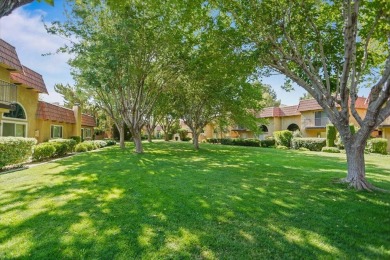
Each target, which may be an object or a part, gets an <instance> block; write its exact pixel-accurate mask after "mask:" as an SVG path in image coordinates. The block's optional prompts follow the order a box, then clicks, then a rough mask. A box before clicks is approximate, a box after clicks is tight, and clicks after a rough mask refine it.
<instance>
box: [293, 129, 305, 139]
mask: <svg viewBox="0 0 390 260" xmlns="http://www.w3.org/2000/svg"><path fill="white" fill-rule="evenodd" d="M292 134H293V138H294V137H303V136H302V133H301V131H300V130H295V131H294V132H293V133H292Z"/></svg>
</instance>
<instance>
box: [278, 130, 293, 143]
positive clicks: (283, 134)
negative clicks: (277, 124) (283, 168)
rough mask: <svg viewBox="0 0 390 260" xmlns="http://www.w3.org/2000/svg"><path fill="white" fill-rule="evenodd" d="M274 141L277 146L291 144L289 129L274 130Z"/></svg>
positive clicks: (291, 136)
mask: <svg viewBox="0 0 390 260" xmlns="http://www.w3.org/2000/svg"><path fill="white" fill-rule="evenodd" d="M274 138H275V143H276V145H277V146H280V145H281V146H286V147H290V146H291V139H292V138H293V134H292V132H291V131H288V130H283V131H275V132H274Z"/></svg>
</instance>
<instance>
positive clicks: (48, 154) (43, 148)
mask: <svg viewBox="0 0 390 260" xmlns="http://www.w3.org/2000/svg"><path fill="white" fill-rule="evenodd" d="M55 154H56V148H55V145H54V144H53V143H41V144H38V145H36V146H35V147H34V152H33V154H32V158H33V160H34V161H41V160H45V159H49V158H52V157H54V155H55Z"/></svg>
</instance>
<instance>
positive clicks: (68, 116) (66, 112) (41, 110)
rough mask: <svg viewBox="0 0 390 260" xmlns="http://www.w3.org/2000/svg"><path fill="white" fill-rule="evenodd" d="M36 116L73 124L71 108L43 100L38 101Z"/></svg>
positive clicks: (74, 120)
mask: <svg viewBox="0 0 390 260" xmlns="http://www.w3.org/2000/svg"><path fill="white" fill-rule="evenodd" d="M37 118H38V119H43V120H52V121H57V122H64V123H71V124H75V123H76V119H75V117H74V113H73V110H71V109H69V108H65V107H61V106H57V105H53V104H50V103H46V102H43V101H39V102H38V110H37Z"/></svg>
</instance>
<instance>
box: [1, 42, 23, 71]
mask: <svg viewBox="0 0 390 260" xmlns="http://www.w3.org/2000/svg"><path fill="white" fill-rule="evenodd" d="M0 66H2V67H5V68H8V69H14V70H17V71H23V69H22V65H21V64H20V61H19V58H18V54H17V53H16V50H15V47H14V46H12V45H11V44H9V43H8V42H6V41H4V40H2V39H0Z"/></svg>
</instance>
